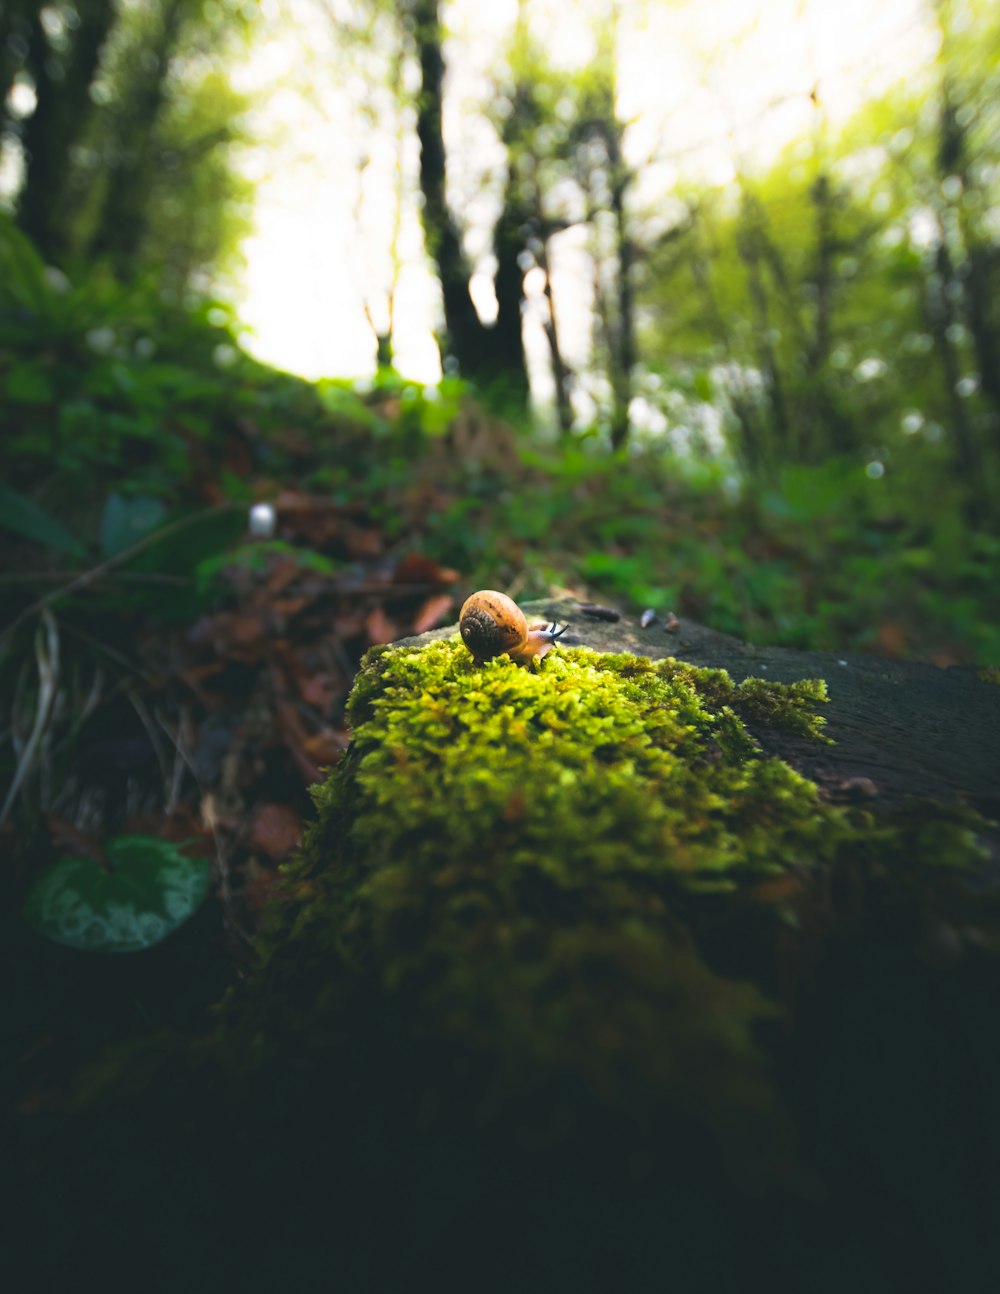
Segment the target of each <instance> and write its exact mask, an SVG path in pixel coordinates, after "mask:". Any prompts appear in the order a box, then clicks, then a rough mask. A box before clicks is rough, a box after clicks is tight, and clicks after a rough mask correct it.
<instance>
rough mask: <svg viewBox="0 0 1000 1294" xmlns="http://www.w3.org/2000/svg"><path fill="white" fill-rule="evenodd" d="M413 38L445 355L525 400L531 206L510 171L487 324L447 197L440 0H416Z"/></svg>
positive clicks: (429, 234) (425, 213)
mask: <svg viewBox="0 0 1000 1294" xmlns="http://www.w3.org/2000/svg"><path fill="white" fill-rule="evenodd" d="M410 17H411V21H412V31H413V37H414V41H415V44H416V50H417V57H418V60H419V63H420V84H421V89H420V97H419V100H418V103H417V137H418V139H419V141H420V190H421V193H422V195H423V199H424V204H423V209H422V212H421V216H422V220H423V226H424V237H425V239H426V242H427V250H428V252H429V253H430V255H431V257H432V259H433V260H434V264H435V266H436V268H437V272H438V280H439V282H440V284H441V296H442V301H443V306H444V321H445V332H444V337H443V338H442V352H443V358H444V360H445V363H446V367H447V360H448V358H449V357H451V358H452V359H453V360H454V362H455V363H456V364H457V366H458V370H459V372H460V373H462V375H463V376H464V377H467V378H469V379H470V380H471V381H473V382H477V383H479V384H480V385H482V386H483V387H485V388H487V389H493V390H494V392H495V393H499V394H500V396H501V398H506V399H508V400H512V401H513V402H515V403H519V404H522V405H523V404H524V402H525V399H526V396H527V390H528V381H527V370H526V366H525V361H524V349H523V343H522V339H521V301H522V296H523V292H522V286H521V280H522V272H521V269H520V266H519V264H518V259H517V258H518V254H519V253H520V252H521V251H522V250H523V247H524V242H523V224H524V217H525V214H526V213H525V212H524V211H523V209H522V207H521V204H520V202H519V200H518V199H517V196H516V183H515V179H514V176H513V173H511V178H510V179H508V183H507V186H506V189H505V194H504V206H503V210H502V211H501V213H500V217H499V219H498V222H497V227H496V231H495V234H494V247H495V252H496V257H497V273H496V278H495V280H494V286H495V290H496V295H497V303H498V307H499V313H498V316H497V322H496V325H495V327H493V328H489V327H487V326H486V325H485V324H484V323H483V322H482V320H481V319H480V318H479V315H478V314H477V312H476V308H475V306H474V305H473V302H472V296H471V293H470V291H469V281H470V278H471V269H470V266H469V264H468V261H467V258H466V256H465V252H464V249H463V247H462V236H461V232H460V230H459V227H458V224H457V222H456V220H455V218H454V215H453V213H452V211H451V208H450V207H449V205H448V199H447V152H446V149H445V142H444V124H443V106H444V75H445V65H444V55H443V52H442V48H441V45H442V41H441V19H440V6H439V3H438V0H414V3H413V4H412V5H411V7H410Z"/></svg>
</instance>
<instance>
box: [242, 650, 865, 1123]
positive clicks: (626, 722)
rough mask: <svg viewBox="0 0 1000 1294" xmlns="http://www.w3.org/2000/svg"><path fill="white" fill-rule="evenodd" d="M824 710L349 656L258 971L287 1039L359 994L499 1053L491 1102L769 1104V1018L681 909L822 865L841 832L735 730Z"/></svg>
mask: <svg viewBox="0 0 1000 1294" xmlns="http://www.w3.org/2000/svg"><path fill="white" fill-rule="evenodd" d="M822 699H823V689H822V685H821V684H799V685H795V686H793V687H787V688H786V687H782V686H780V685H777V684H769V683H763V682H759V681H754V684H753V686H740V687H737V686H735V685H734V684H733V682H732V680H731V679H730V678H729V677H728V675H726V674H725V673H724V672H723V671H719V670H699V669H695V668H693V667H691V666H688V665H684V664H681V663H679V662H677V661H673V660H667V661H662V662H659V663H656V664H654V663H652V662H650V661H649V660H647V659H646V658H644V657H637V656H628V655H599V654H596V653H594V652H590V651H587V650H583V649H573V650H560V651H559V652H558V653H553V654H552V655H550V656H549V657H548V658H547V659H546V661H545V662H544V665H543V667H542V668H541V669H540V670H539V671H537V672H535V671H531V670H526V669H521V668H519V667H517V666H516V665H514V664H513V662H511V661H510V660H508V659H507V658H500V659H498V660H495V661H491V662H490V663H488V664H487V665H485V666H483V667H481V668H476V667H475V666H473V664H472V662H471V659H470V657H469V655H468V652H467V651H466V650H465V648H464V647H463V646H462V645H461V644H460V643H459V642H458V640H457V639H454V640H447V641H439V642H435V643H432V644H430V645H428V646H426V647H424V648H422V649H416V648H403V649H377V650H375V651H373V652H371V653H369V655H368V657H367V658H366V661H365V663H364V666H363V668H362V670H361V673H360V674H359V677H358V680H357V683H356V685H355V688H354V692H353V694H352V697H351V701H350V708H349V716H350V720H351V724H352V727H353V729H354V734H353V741H352V745H351V749H350V752H349V755H348V757H347V758H346V759H345V761H344V763H343V764H342V765H341V767H340V768H339V769H338V770H336V771H335V773H334V774H333V775H332V776H331V777H330V778H329V780H328V781H327V782H326V783H325V784H324V785H323V786H320V787H317V788H316V790H315V799H316V804H317V808H318V822H317V824H316V825H315V827H314V828H313V829H312V831H311V833H310V835H309V837H308V839H307V841H306V844H305V847H304V850H303V852H302V856H301V858H300V859H299V861H298V862H297V863H296V864H294V865H293V866H292V867H291V868H289V869H288V872H287V882H288V883H287V887H286V893H285V898H284V902H283V903H282V905H281V906H280V907H279V908H278V909H276V912H275V914H274V915H275V920H276V925H275V929H274V930H273V931H272V933H271V936H270V940H269V943H268V957H267V965H266V967H265V969H264V972H263V976H262V982H269V983H270V985H271V987H272V989H273V988H274V986H275V985H276V984H280V983H281V982H282V981H283V980H284V979H285V977H286V976H288V975H290V976H291V981H289V982H288V983H286V984H285V992H286V994H287V995H288V996H290V997H292V998H294V1000H295V1003H296V1009H297V1010H303V1011H304V1014H303V1017H302V1023H303V1027H310V1028H314V1027H315V1025H316V1020H317V1018H318V1017H323V1018H325V1019H327V1020H328V1021H329V1020H330V1019H332V1018H334V1017H335V1016H336V1015H337V1013H338V1011H343V1010H349V1009H350V1007H349V1006H348V1005H347V1004H348V1003H349V1001H350V1000H352V999H353V1000H355V1001H356V1000H357V999H358V998H359V996H363V997H365V999H366V1000H368V1001H369V1002H377V1003H378V1004H379V1006H378V1007H377V1011H379V1012H382V1011H385V1010H389V1011H390V1013H391V1014H392V1017H393V1019H399V1018H402V1019H405V1021H406V1032H408V1033H410V1034H412V1035H413V1036H419V1037H434V1038H437V1039H438V1040H439V1041H440V1040H450V1043H451V1044H456V1045H460V1046H461V1047H462V1048H463V1049H465V1050H470V1049H471V1050H472V1051H473V1052H476V1053H478V1054H481V1055H485V1054H490V1055H493V1056H495V1057H496V1056H500V1057H502V1060H503V1065H502V1069H503V1078H502V1081H501V1080H500V1079H499V1078H497V1076H496V1075H494V1079H495V1080H496V1081H495V1083H494V1084H493V1085H494V1087H496V1084H497V1083H498V1084H499V1088H497V1090H500V1089H501V1088H502V1089H503V1090H504V1091H505V1092H506V1093H507V1095H508V1096H509V1092H510V1090H512V1089H516V1088H517V1087H518V1085H519V1083H520V1084H522V1085H523V1084H524V1083H528V1084H529V1085H531V1084H533V1083H536V1082H537V1081H538V1080H539V1075H545V1074H548V1075H552V1074H556V1073H562V1074H572V1075H574V1076H575V1080H577V1081H579V1080H582V1081H583V1082H584V1085H585V1086H586V1087H587V1089H588V1090H590V1091H592V1092H600V1093H602V1094H603V1096H604V1097H608V1098H610V1099H612V1100H613V1101H614V1102H620V1103H634V1102H636V1101H639V1102H640V1104H641V1098H642V1094H643V1093H645V1095H646V1096H647V1097H649V1096H652V1097H653V1099H655V1100H657V1101H660V1100H662V1098H663V1097H664V1095H665V1094H667V1095H668V1096H669V1098H670V1101H671V1102H672V1103H673V1105H675V1106H676V1105H677V1104H680V1105H682V1106H684V1107H685V1108H689V1109H694V1108H697V1109H698V1110H699V1111H700V1113H701V1114H702V1115H705V1113H706V1111H712V1112H713V1113H712V1116H711V1117H712V1118H713V1119H716V1120H722V1121H723V1122H728V1121H730V1120H732V1119H734V1118H737V1117H738V1112H739V1111H740V1110H745V1108H746V1107H747V1105H748V1104H750V1105H754V1106H756V1107H758V1108H760V1107H764V1106H766V1105H767V1104H768V1100H769V1095H768V1092H769V1089H768V1085H767V1082H766V1077H765V1073H766V1067H765V1065H764V1062H763V1060H762V1057H761V1055H760V1053H759V1051H758V1048H757V1045H756V1042H755V1037H754V1030H755V1025H756V1023H757V1022H758V1021H760V1020H761V1019H763V1018H766V1017H767V1016H768V1015H770V1014H771V1013H772V1011H773V1008H772V1007H771V1006H770V1004H769V1003H768V1002H767V1000H766V998H765V997H764V995H763V994H762V993H761V992H760V991H759V990H758V989H757V988H755V987H753V986H751V985H750V984H747V983H743V982H739V981H738V980H732V979H729V978H726V977H724V976H722V975H719V974H717V973H716V972H715V971H714V970H712V969H711V968H710V967H709V966H708V965H707V964H706V963H705V961H704V960H703V958H702V957H701V955H700V952H699V948H698V944H697V941H696V939H695V938H694V936H693V934H692V932H691V930H690V929H689V928H688V926H687V925H686V924H685V922H684V921H682V920H681V919H680V917H679V915H678V914H679V911H680V908H681V906H682V905H683V903H684V902H687V901H690V900H691V898H692V897H696V896H698V895H706V894H708V895H710V894H719V893H724V892H729V891H732V890H734V889H735V888H736V887H737V886H739V885H740V884H742V883H744V882H748V881H753V882H756V881H759V880H760V879H762V878H766V877H771V876H775V875H780V874H781V873H783V872H786V871H789V870H795V871H798V870H799V869H803V868H811V867H814V866H815V865H816V863H817V862H818V861H819V860H821V859H823V858H826V857H829V856H831V853H832V851H833V850H834V849H835V848H836V845H837V841H838V839H840V838H841V837H842V836H843V835H844V833H845V832H846V831H847V826H846V824H843V823H842V822H841V820H840V819H839V818H838V817H837V816H836V815H834V814H833V813H832V811H830V810H827V809H825V808H824V806H823V805H822V804H821V802H820V800H819V797H818V793H817V790H816V788H815V786H814V785H813V784H812V783H810V782H809V781H807V780H806V779H805V778H803V777H801V776H799V775H798V774H797V773H795V772H794V771H793V770H792V769H790V768H789V767H788V766H787V765H785V764H783V763H781V762H780V761H778V760H776V759H772V758H767V757H765V756H763V755H762V754H761V753H760V752H759V750H758V748H757V745H756V743H755V741H754V740H753V738H752V737H751V736H750V734H749V733H748V731H747V729H746V728H745V727H744V724H743V717H744V716H745V717H747V718H752V719H753V721H754V722H755V723H756V724H761V725H764V726H767V725H772V726H778V727H784V728H786V729H788V730H791V731H793V732H798V733H808V734H812V735H814V736H818V735H819V733H820V728H821V724H822V720H821V719H820V717H819V716H818V714H817V709H818V706H819V703H820V702H821V701H822ZM307 964H308V965H311V966H312V967H313V968H314V972H313V973H314V974H319V973H322V974H323V975H324V976H325V978H324V980H323V987H322V989H321V990H320V992H319V997H318V998H316V997H313V996H312V995H311V993H312V992H314V991H315V988H314V990H312V991H304V990H303V989H302V987H301V986H302V984H303V982H304V980H303V978H302V973H303V967H304V966H305V965H307ZM321 967H322V968H323V969H322V972H321V971H320V968H321ZM292 982H294V985H295V986H294V987H292V986H291V984H292ZM362 986H364V987H362ZM278 991H280V990H278ZM320 1000H321V1001H320ZM317 1003H319V1005H317ZM517 1076H520V1077H517ZM491 1081H492V1080H491ZM487 1086H490V1084H487ZM504 1099H507V1098H506V1097H505V1098H504Z"/></svg>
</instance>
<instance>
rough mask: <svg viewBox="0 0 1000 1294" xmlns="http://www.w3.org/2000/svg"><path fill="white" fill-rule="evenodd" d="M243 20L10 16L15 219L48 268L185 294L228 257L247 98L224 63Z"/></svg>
mask: <svg viewBox="0 0 1000 1294" xmlns="http://www.w3.org/2000/svg"><path fill="white" fill-rule="evenodd" d="M249 12H250V10H249V7H247V6H244V5H239V4H233V3H226V4H220V3H215V2H212V0H209V2H206V0H149V2H148V3H147V2H144V0H143V2H139V0H133V2H131V3H130V2H129V0H122V2H121V3H116V0H76V3H65V4H36V3H28V4H26V3H23V2H21V0H16V2H15V3H14V4H11V5H7V6H5V7H4V10H3V17H2V19H0V23H2V28H0V43H2V46H3V50H4V63H3V76H4V85H5V87H6V90H7V92H6V94H5V97H4V118H3V132H4V135H5V137H6V139H7V140H8V142H9V143H11V144H13V145H14V147H15V149H16V152H17V153H18V154H19V157H20V161H21V168H22V177H21V181H20V185H19V188H18V191H17V195H16V207H15V209H16V218H17V222H18V224H19V225H20V227H21V229H22V230H23V231H24V232H25V233H26V234H27V235H28V236H29V237H30V238H31V239H32V240H33V242H34V244H35V246H36V247H37V248H38V250H39V251H40V252H41V253H42V255H43V256H44V257H45V258H46V260H47V261H49V263H51V264H53V265H57V266H62V267H66V268H69V267H70V266H72V265H73V264H75V263H78V262H81V261H87V262H94V261H100V262H103V263H105V264H106V265H107V266H108V267H109V268H110V270H111V271H112V272H113V273H114V274H115V276H116V277H118V278H120V279H128V278H131V277H134V276H135V275H136V274H137V273H138V272H140V271H141V270H143V269H155V270H156V271H157V272H158V273H159V274H162V275H163V279H164V283H165V285H169V286H170V287H171V289H172V290H173V291H175V292H177V293H182V292H183V290H184V289H185V288H186V287H188V286H190V285H192V284H193V283H194V282H195V281H196V278H197V276H198V275H199V274H202V275H205V276H207V275H209V274H210V273H211V272H212V271H214V270H215V269H216V268H217V267H218V266H219V264H220V262H222V261H224V260H225V259H226V258H229V257H232V256H233V255H234V253H235V252H236V247H237V243H238V240H239V238H240V237H241V236H242V235H243V234H245V233H246V231H247V229H248V227H249V226H248V205H247V204H248V202H249V199H250V197H251V191H250V188H249V186H248V185H247V184H246V183H245V182H243V181H241V180H240V179H239V178H238V176H237V173H236V171H235V169H234V167H233V166H232V165H231V162H230V160H229V153H230V151H231V148H232V146H233V145H234V144H235V143H237V142H238V141H240V140H241V139H242V138H243V127H242V122H241V118H242V116H243V114H244V112H245V110H246V101H245V98H243V97H242V96H240V95H239V94H238V93H237V92H236V91H234V90H233V88H232V86H231V84H230V82H229V79H228V77H227V76H226V75H225V74H224V73H223V72H222V71H221V70H220V67H219V61H220V58H221V57H222V56H223V55H224V54H229V55H232V54H233V53H234V51H235V49H236V46H237V43H238V42H239V40H240V39H241V38H242V37H243V36H244V35H245V33H246V24H247V15H248V13H249ZM208 282H209V279H208V278H207V277H205V278H204V279H203V282H202V287H203V288H205V287H207V285H208Z"/></svg>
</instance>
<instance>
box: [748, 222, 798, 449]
mask: <svg viewBox="0 0 1000 1294" xmlns="http://www.w3.org/2000/svg"><path fill="white" fill-rule="evenodd" d="M744 219H745V221H746V223H745V226H744V230H743V232H742V234H741V235H739V236H738V239H737V245H738V249H739V256H740V260H741V261H742V262H743V265H744V267H745V269H746V273H747V286H748V288H749V291H750V301H751V305H752V308H753V314H754V326H755V329H756V333H757V356H758V363H759V365H760V369H761V373H762V375H763V378H764V383H765V388H766V391H767V398H768V403H769V405H770V408H771V421H772V427H773V434H772V437H771V440H772V445H771V450H772V453H773V452H774V451H776V452H777V454H779V455H780V456H782V457H788V456H789V455H791V456H792V457H796V456H797V455H796V453H795V447H794V446H793V445H792V436H791V428H790V423H789V418H788V410H787V407H786V404H785V394H784V383H783V381H782V376H781V369H780V366H779V364H778V357H777V355H776V354H775V350H774V345H773V343H772V341H771V314H770V307H769V304H768V299H767V289H766V288H765V286H764V278H763V275H762V274H761V268H760V248H759V246H758V238H757V231H756V229H755V228H754V226H753V222H752V217H744Z"/></svg>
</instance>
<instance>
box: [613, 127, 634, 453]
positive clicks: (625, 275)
mask: <svg viewBox="0 0 1000 1294" xmlns="http://www.w3.org/2000/svg"><path fill="white" fill-rule="evenodd" d="M608 142H609V147H608V153H609V159H608V160H609V161H610V163H611V213H612V215H613V216H614V221H615V243H616V252H617V260H618V281H617V284H616V286H617V289H618V302H617V324H618V326H617V329H616V335H615V341H616V347H615V352H616V353H615V355H614V359H613V363H612V375H611V380H612V386H613V388H614V410H613V413H612V419H611V447H612V449H621V448H622V446H623V445H624V444H625V443H626V441H627V440H628V438H629V433H630V431H631V425H632V424H631V405H632V374H633V371H634V369H635V359H636V347H635V290H634V287H633V276H634V268H633V267H634V265H635V247H634V245H633V242H632V236H631V232H630V230H629V225H628V213H627V211H626V209H625V195H626V192H627V189H628V186H629V183H630V181H631V179H632V176H631V174H630V172H629V171H628V170H627V169H626V167H625V163H624V160H623V158H622V154H621V140H620V138H619V135H618V131H617V122H616V123H614V125H609V130H608Z"/></svg>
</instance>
